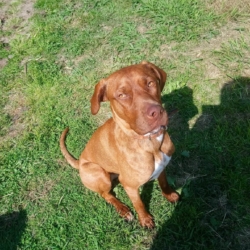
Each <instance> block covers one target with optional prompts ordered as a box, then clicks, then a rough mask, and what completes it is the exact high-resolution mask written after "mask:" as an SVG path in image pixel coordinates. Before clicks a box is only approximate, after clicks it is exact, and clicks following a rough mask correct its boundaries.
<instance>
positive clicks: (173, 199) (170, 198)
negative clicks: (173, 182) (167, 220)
mask: <svg viewBox="0 0 250 250" xmlns="http://www.w3.org/2000/svg"><path fill="white" fill-rule="evenodd" d="M163 195H164V197H165V198H166V199H167V200H168V201H170V202H172V203H174V202H177V201H178V200H179V199H180V195H179V194H178V193H177V192H172V193H170V194H165V193H163Z"/></svg>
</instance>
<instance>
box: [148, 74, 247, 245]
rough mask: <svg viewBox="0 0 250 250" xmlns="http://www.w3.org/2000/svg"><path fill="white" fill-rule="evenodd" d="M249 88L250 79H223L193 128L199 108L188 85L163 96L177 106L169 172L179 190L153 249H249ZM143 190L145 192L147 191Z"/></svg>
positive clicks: (172, 129)
mask: <svg viewBox="0 0 250 250" xmlns="http://www.w3.org/2000/svg"><path fill="white" fill-rule="evenodd" d="M249 92H250V78H244V77H241V78H238V79H235V80H234V81H231V82H229V83H226V84H225V85H224V87H223V88H222V90H221V102H220V104H219V105H206V106H203V107H202V115H201V116H200V117H199V118H198V120H197V121H196V122H195V124H194V126H193V127H192V128H191V129H189V126H188V121H189V119H190V118H191V117H193V116H194V115H195V114H196V113H197V109H196V107H195V105H194V104H193V97H192V90H190V89H189V88H186V87H185V88H182V89H179V90H176V91H174V92H172V93H171V94H169V95H166V96H164V97H163V102H164V103H165V104H166V106H167V107H170V109H171V106H172V107H175V108H176V107H177V108H178V109H179V112H178V113H177V114H176V115H174V116H173V117H172V118H171V119H170V124H169V127H170V134H171V137H172V139H173V141H174V144H175V145H176V148H177V151H176V153H175V155H174V157H173V160H172V165H171V167H170V168H169V169H167V173H168V175H169V176H175V179H176V181H175V182H176V186H177V188H178V187H180V186H183V189H182V199H181V201H180V202H179V203H178V204H177V205H176V208H175V211H174V213H173V215H172V217H171V218H169V219H168V220H166V222H163V224H162V226H161V227H160V228H158V231H157V235H156V237H155V239H154V242H153V244H152V246H151V249H152V250H154V249H157V250H158V249H178V250H180V249H196V250H197V249H249V248H248V247H249V246H250V237H249V233H250V216H249V207H250V196H249V184H250V183H249V182H250V179H249V176H250V167H249V166H250V157H249V149H250V130H249V127H250V102H249V100H250V97H249ZM168 109H169V108H168ZM145 190H146V191H143V193H144V197H145V193H148V192H149V191H150V190H149V189H148V187H146V189H145ZM147 197H149V198H150V194H148V195H147ZM144 200H145V199H144ZM146 202H148V200H146Z"/></svg>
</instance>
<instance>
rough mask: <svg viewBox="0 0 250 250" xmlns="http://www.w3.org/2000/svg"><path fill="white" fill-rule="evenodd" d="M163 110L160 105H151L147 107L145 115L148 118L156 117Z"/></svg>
mask: <svg viewBox="0 0 250 250" xmlns="http://www.w3.org/2000/svg"><path fill="white" fill-rule="evenodd" d="M163 112H164V109H163V107H162V106H160V105H151V106H150V107H149V108H148V111H147V116H148V118H151V119H157V118H158V117H159V116H160V115H162V113H163Z"/></svg>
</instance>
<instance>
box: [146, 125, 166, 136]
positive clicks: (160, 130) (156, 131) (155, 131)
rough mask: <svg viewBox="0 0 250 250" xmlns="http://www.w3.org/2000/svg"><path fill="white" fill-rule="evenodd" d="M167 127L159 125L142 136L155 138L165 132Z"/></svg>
mask: <svg viewBox="0 0 250 250" xmlns="http://www.w3.org/2000/svg"><path fill="white" fill-rule="evenodd" d="M167 128H168V127H167V126H164V125H161V126H160V127H158V128H156V129H153V130H152V131H150V132H148V133H146V134H144V136H157V135H159V134H161V133H163V132H164V131H165V130H167Z"/></svg>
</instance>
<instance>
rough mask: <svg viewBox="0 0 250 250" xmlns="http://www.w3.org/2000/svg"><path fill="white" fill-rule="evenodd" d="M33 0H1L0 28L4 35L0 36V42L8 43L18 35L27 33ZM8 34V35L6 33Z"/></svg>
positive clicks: (32, 11) (32, 10)
mask: <svg viewBox="0 0 250 250" xmlns="http://www.w3.org/2000/svg"><path fill="white" fill-rule="evenodd" d="M34 2H35V0H21V1H15V0H2V1H1V9H0V20H1V30H2V31H4V32H5V35H4V36H2V37H1V38H0V42H1V43H5V44H9V43H10V41H11V40H13V39H14V38H15V37H16V34H18V35H20V34H21V35H24V36H25V35H29V29H30V26H31V22H30V21H29V19H30V18H31V17H32V16H33V14H34ZM7 34H8V35H7Z"/></svg>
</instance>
